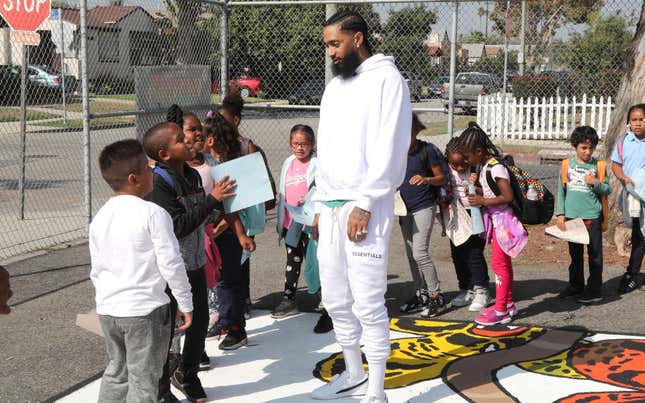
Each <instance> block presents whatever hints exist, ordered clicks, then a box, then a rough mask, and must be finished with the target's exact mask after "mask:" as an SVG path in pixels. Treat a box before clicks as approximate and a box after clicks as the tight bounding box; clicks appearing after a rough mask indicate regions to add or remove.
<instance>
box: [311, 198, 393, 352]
mask: <svg viewBox="0 0 645 403" xmlns="http://www.w3.org/2000/svg"><path fill="white" fill-rule="evenodd" d="M393 208H394V202H393V200H390V199H388V198H385V199H384V200H381V201H379V202H377V203H375V204H374V207H373V208H372V212H371V218H370V221H369V226H368V232H367V239H365V240H364V241H362V242H360V243H354V242H351V241H350V240H349V239H348V238H347V219H348V218H349V214H350V213H351V211H352V210H353V209H354V203H353V202H348V203H345V204H344V205H343V206H340V207H335V208H329V207H323V209H322V211H321V212H320V218H319V222H318V228H319V234H320V235H319V240H318V264H319V268H320V285H321V291H322V302H323V305H324V307H325V309H327V312H329V316H331V318H332V320H333V322H334V332H335V334H336V341H337V342H338V344H340V346H341V347H342V348H359V346H360V339H361V332H362V335H363V343H364V346H363V351H364V353H365V356H366V357H367V361H368V363H374V364H377V363H383V364H384V363H385V362H386V361H387V357H388V355H389V354H390V330H389V318H388V315H387V309H386V308H385V291H386V289H387V262H388V243H389V240H390V235H391V233H392V222H393V218H394V217H393Z"/></svg>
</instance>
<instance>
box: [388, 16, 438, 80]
mask: <svg viewBox="0 0 645 403" xmlns="http://www.w3.org/2000/svg"><path fill="white" fill-rule="evenodd" d="M436 22H437V16H436V15H435V13H434V12H433V11H432V10H428V9H426V8H425V7H424V6H414V7H405V8H402V9H400V10H397V11H393V12H392V13H391V14H390V16H389V18H388V20H387V23H386V24H385V27H383V44H382V45H381V47H380V48H379V50H380V51H382V52H383V53H385V54H387V55H392V56H394V59H395V60H396V65H397V66H398V68H399V69H400V70H405V71H412V72H415V73H417V74H421V75H423V76H424V77H428V72H429V68H430V55H429V53H428V51H427V49H426V47H425V45H424V41H425V39H426V38H427V36H428V33H429V32H430V31H431V30H432V27H431V26H432V24H435V23H436Z"/></svg>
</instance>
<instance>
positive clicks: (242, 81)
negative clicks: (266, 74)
mask: <svg viewBox="0 0 645 403" xmlns="http://www.w3.org/2000/svg"><path fill="white" fill-rule="evenodd" d="M229 84H230V86H231V88H237V89H239V91H240V95H241V96H242V98H248V97H255V96H257V95H258V92H260V91H263V90H265V88H263V86H262V80H261V79H260V78H257V77H251V76H248V75H240V76H237V77H235V78H232V79H231V80H230V81H229ZM218 92H219V81H216V80H212V81H211V94H215V93H218Z"/></svg>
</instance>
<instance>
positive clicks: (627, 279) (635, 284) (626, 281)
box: [618, 273, 643, 294]
mask: <svg viewBox="0 0 645 403" xmlns="http://www.w3.org/2000/svg"><path fill="white" fill-rule="evenodd" d="M641 285H643V283H642V281H641V279H640V278H639V275H638V274H636V275H632V274H629V273H625V274H624V275H623V278H621V279H620V285H619V286H618V292H620V293H621V294H626V293H628V292H632V291H634V290H636V289H638V288H640V287H641Z"/></svg>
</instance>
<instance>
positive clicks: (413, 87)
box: [401, 71, 423, 101]
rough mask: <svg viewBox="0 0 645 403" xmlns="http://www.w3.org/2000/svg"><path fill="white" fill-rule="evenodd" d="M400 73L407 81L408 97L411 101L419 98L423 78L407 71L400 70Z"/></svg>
mask: <svg viewBox="0 0 645 403" xmlns="http://www.w3.org/2000/svg"><path fill="white" fill-rule="evenodd" d="M401 75H402V76H403V79H405V82H406V83H408V89H409V90H410V98H411V99H412V100H413V101H419V100H420V99H421V91H422V90H423V80H421V78H420V77H419V76H418V75H417V74H415V73H411V72H409V71H402V72H401Z"/></svg>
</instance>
